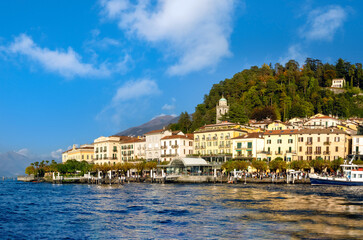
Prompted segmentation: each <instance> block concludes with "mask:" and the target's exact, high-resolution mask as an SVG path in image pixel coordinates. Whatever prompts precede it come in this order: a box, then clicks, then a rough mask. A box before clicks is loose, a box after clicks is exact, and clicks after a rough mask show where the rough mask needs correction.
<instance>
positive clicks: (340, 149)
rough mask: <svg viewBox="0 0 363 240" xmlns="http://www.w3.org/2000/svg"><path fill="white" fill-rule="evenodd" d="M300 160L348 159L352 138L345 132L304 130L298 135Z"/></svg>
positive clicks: (333, 129)
mask: <svg viewBox="0 0 363 240" xmlns="http://www.w3.org/2000/svg"><path fill="white" fill-rule="evenodd" d="M296 136H297V156H298V160H313V159H316V158H322V159H324V160H330V161H332V160H334V159H338V158H343V159H344V158H346V157H347V155H348V154H349V152H350V144H351V143H350V142H351V137H350V136H349V135H348V134H347V133H346V132H345V131H343V130H341V129H337V128H330V129H302V130H300V131H299V132H298V133H297V134H296Z"/></svg>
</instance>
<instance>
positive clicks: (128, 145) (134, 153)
mask: <svg viewBox="0 0 363 240" xmlns="http://www.w3.org/2000/svg"><path fill="white" fill-rule="evenodd" d="M140 142H143V145H144V149H142V148H140V149H137V148H138V147H141V146H142V144H141V145H140V144H138V143H140ZM120 153H121V162H130V161H138V160H144V159H145V139H139V138H130V139H128V140H123V141H121V142H120Z"/></svg>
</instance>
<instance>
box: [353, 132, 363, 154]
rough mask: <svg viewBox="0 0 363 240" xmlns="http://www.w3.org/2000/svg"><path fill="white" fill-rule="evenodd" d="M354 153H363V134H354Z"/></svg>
mask: <svg viewBox="0 0 363 240" xmlns="http://www.w3.org/2000/svg"><path fill="white" fill-rule="evenodd" d="M352 154H357V155H363V135H355V136H352Z"/></svg>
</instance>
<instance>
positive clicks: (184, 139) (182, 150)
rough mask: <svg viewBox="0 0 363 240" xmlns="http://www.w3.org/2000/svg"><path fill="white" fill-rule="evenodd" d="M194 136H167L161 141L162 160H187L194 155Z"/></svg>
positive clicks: (180, 133) (181, 133)
mask: <svg viewBox="0 0 363 240" xmlns="http://www.w3.org/2000/svg"><path fill="white" fill-rule="evenodd" d="M193 142H194V135H193V134H184V133H183V132H179V133H178V134H175V135H171V136H165V137H163V138H162V139H161V146H160V148H161V159H162V161H171V160H173V159H176V158H185V157H186V156H187V155H192V154H193Z"/></svg>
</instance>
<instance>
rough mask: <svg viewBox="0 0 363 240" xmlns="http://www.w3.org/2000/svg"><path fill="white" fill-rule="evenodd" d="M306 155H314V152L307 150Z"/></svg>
mask: <svg viewBox="0 0 363 240" xmlns="http://www.w3.org/2000/svg"><path fill="white" fill-rule="evenodd" d="M305 155H313V152H305Z"/></svg>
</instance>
